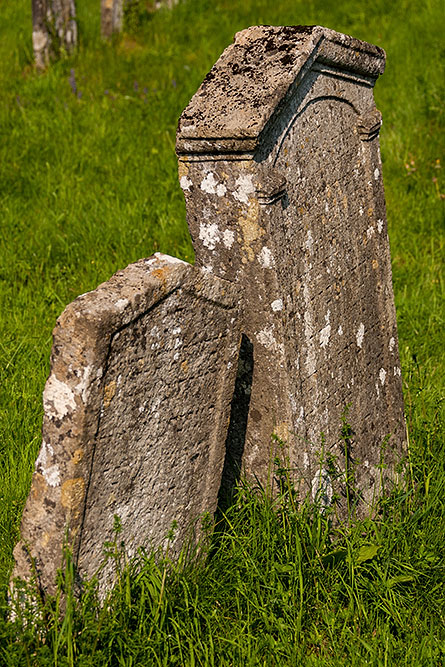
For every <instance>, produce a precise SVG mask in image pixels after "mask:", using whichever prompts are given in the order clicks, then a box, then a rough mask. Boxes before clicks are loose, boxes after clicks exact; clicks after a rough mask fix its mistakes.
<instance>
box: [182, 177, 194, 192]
mask: <svg viewBox="0 0 445 667" xmlns="http://www.w3.org/2000/svg"><path fill="white" fill-rule="evenodd" d="M179 185H180V186H181V188H182V189H183V190H190V187H191V186H192V185H193V181H191V180H190V179H189V178H187V176H181V179H180V181H179Z"/></svg>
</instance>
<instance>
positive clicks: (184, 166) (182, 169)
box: [178, 158, 189, 180]
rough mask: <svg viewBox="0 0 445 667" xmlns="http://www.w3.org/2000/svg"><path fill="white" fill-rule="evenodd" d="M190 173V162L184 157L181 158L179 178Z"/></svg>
mask: <svg viewBox="0 0 445 667" xmlns="http://www.w3.org/2000/svg"><path fill="white" fill-rule="evenodd" d="M188 173H189V166H188V164H187V163H186V162H184V161H183V160H182V158H181V159H180V160H179V162H178V176H179V180H181V178H182V177H183V176H188Z"/></svg>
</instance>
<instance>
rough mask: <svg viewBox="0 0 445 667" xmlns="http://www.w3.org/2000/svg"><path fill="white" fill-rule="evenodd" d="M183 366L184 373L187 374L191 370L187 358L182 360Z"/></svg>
mask: <svg viewBox="0 0 445 667" xmlns="http://www.w3.org/2000/svg"><path fill="white" fill-rule="evenodd" d="M181 368H182V372H183V373H186V374H187V373H188V372H189V363H188V361H187V359H186V360H185V361H183V362H182V364H181Z"/></svg>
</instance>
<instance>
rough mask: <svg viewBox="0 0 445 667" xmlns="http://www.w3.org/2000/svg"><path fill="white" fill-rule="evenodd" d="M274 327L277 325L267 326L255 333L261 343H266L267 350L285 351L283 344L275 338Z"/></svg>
mask: <svg viewBox="0 0 445 667" xmlns="http://www.w3.org/2000/svg"><path fill="white" fill-rule="evenodd" d="M274 329H275V326H274V325H273V324H272V326H271V327H269V328H267V327H265V328H264V329H262V330H261V331H259V332H258V333H257V334H255V335H256V339H257V341H258V342H259V343H260V345H264V347H265V348H266V350H269V351H270V352H283V345H282V344H280V343H277V341H276V340H275V336H274Z"/></svg>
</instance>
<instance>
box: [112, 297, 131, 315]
mask: <svg viewBox="0 0 445 667" xmlns="http://www.w3.org/2000/svg"><path fill="white" fill-rule="evenodd" d="M129 303H130V302H129V300H128V299H118V300H117V301H116V302H115V304H114V307H115V308H116V309H117V310H118V311H119V312H120V313H121V312H122V311H123V310H124V309H125V308H126V307H127V306H128V304H129Z"/></svg>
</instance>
